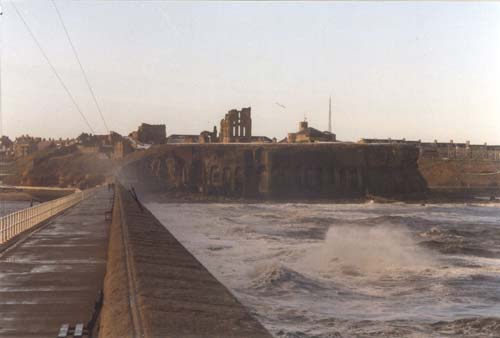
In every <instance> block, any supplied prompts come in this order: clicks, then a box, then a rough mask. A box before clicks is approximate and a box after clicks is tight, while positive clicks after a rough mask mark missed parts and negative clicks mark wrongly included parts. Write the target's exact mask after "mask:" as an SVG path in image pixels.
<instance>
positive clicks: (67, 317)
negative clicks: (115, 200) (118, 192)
mask: <svg viewBox="0 0 500 338" xmlns="http://www.w3.org/2000/svg"><path fill="white" fill-rule="evenodd" d="M111 205H112V193H110V192H108V191H107V190H106V189H105V188H102V189H101V190H100V191H99V192H98V193H97V194H95V195H94V196H91V197H89V198H88V199H86V200H84V201H82V202H80V203H79V204H77V205H76V206H74V207H72V208H70V209H68V210H66V211H65V212H63V213H62V214H61V215H59V216H57V217H56V218H54V219H52V220H50V221H49V223H48V224H47V225H45V226H43V227H42V228H40V229H39V230H37V231H36V232H34V233H33V234H32V235H30V236H28V237H27V238H26V239H25V240H24V241H21V242H20V243H19V244H18V245H16V246H14V247H11V248H10V249H9V250H7V251H5V252H0V337H2V338H5V337H17V338H19V337H40V338H43V337H50V338H53V337H56V336H57V332H58V330H59V327H60V325H61V324H63V323H69V324H71V325H74V324H76V323H84V324H86V323H87V322H88V321H89V319H90V317H91V315H92V311H93V308H94V302H95V300H96V298H97V295H98V292H99V290H100V289H101V288H102V285H103V279H104V274H105V270H106V254H107V246H108V230H109V224H108V222H106V221H105V219H104V213H105V211H108V210H110V209H111Z"/></svg>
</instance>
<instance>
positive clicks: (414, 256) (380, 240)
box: [302, 225, 433, 274]
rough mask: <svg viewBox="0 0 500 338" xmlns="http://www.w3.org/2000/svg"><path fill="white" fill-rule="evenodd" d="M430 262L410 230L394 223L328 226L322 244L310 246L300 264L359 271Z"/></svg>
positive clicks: (424, 265) (316, 268) (414, 266)
mask: <svg viewBox="0 0 500 338" xmlns="http://www.w3.org/2000/svg"><path fill="white" fill-rule="evenodd" d="M432 265H433V264H432V258H431V256H430V255H429V253H428V252H426V251H425V249H423V248H421V247H419V246H418V245H417V242H416V241H415V240H414V239H413V238H412V235H411V233H410V231H409V230H408V229H406V228H404V227H398V226H394V225H377V226H359V225H342V226H332V227H331V228H330V229H329V230H328V232H327V234H326V237H325V240H324V242H323V244H322V245H321V246H319V247H317V248H315V249H313V250H312V251H311V252H310V253H309V254H308V255H307V256H306V257H305V258H304V260H303V264H302V266H303V267H307V269H308V270H311V271H320V272H336V271H337V270H338V269H342V270H343V271H351V272H352V273H354V272H355V271H357V272H359V273H362V274H370V273H377V272H380V273H383V272H385V271H386V270H394V269H419V268H429V267H430V266H432Z"/></svg>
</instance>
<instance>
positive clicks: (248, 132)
mask: <svg viewBox="0 0 500 338" xmlns="http://www.w3.org/2000/svg"><path fill="white" fill-rule="evenodd" d="M251 110H252V108H250V107H248V108H242V109H241V110H237V109H232V110H230V111H229V112H228V113H227V114H226V116H225V117H224V118H223V119H222V120H221V121H220V134H219V142H221V143H233V142H251V137H252V116H251V115H252V112H251Z"/></svg>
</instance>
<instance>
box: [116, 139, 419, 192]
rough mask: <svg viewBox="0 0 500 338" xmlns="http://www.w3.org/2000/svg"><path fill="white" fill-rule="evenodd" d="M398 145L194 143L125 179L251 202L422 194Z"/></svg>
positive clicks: (413, 166) (133, 169)
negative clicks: (243, 198) (367, 195)
mask: <svg viewBox="0 0 500 338" xmlns="http://www.w3.org/2000/svg"><path fill="white" fill-rule="evenodd" d="M417 159H418V150H417V149H416V148H414V147H411V146H402V145H363V144H346V143H344V144H342V143H339V144H303V145H298V144H266V145H264V144H196V145H187V144H185V145H163V146H159V147H154V148H152V149H150V150H148V151H147V152H145V153H143V154H142V155H140V157H138V158H136V159H135V160H133V161H131V162H129V163H128V164H126V165H125V166H124V167H123V168H122V171H121V176H122V178H123V179H126V180H129V181H130V183H132V184H135V185H137V186H141V187H143V188H146V189H148V190H150V191H155V192H165V191H176V192H177V191H184V192H190V193H200V194H207V195H225V196H237V197H252V198H254V197H256V198H294V197H297V198H303V197H321V198H331V197H342V196H362V195H365V194H374V195H383V196H391V195H401V194H410V193H421V192H424V191H425V190H426V183H425V180H424V179H423V178H422V176H421V175H420V172H419V170H418V167H417Z"/></svg>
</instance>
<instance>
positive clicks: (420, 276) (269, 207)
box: [147, 203, 500, 338]
mask: <svg viewBox="0 0 500 338" xmlns="http://www.w3.org/2000/svg"><path fill="white" fill-rule="evenodd" d="M147 206H148V208H149V209H150V210H151V211H152V212H153V213H154V214H155V215H156V217H157V218H158V219H159V220H160V221H161V222H162V223H163V224H164V225H165V227H166V228H167V229H168V230H170V231H171V232H172V233H173V234H174V235H175V236H176V237H177V238H178V239H179V240H180V241H181V242H182V243H183V245H184V246H186V248H187V249H188V250H190V251H191V252H192V253H193V254H194V255H195V256H196V257H197V258H198V259H199V260H200V261H201V262H202V263H203V264H204V265H205V266H206V267H207V268H208V269H209V270H210V272H211V273H212V274H214V275H215V276H216V277H217V278H218V279H219V280H220V281H221V282H222V283H224V284H225V285H226V286H227V287H228V288H229V289H230V290H231V291H232V292H233V293H234V294H235V295H236V296H237V297H238V299H240V301H241V302H242V303H243V304H244V305H246V306H247V307H248V308H249V309H250V311H251V312H252V314H253V315H254V316H255V317H256V318H257V319H258V320H259V321H261V323H262V324H263V325H264V326H266V327H267V328H268V329H269V331H270V332H271V333H272V334H273V335H274V336H276V337H301V338H302V337H317V338H319V337H412V338H416V337H500V208H499V207H498V206H494V205H456V204H442V205H426V206H420V205H406V204H402V203H401V204H375V203H366V204H159V203H150V204H148V205H147Z"/></svg>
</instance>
